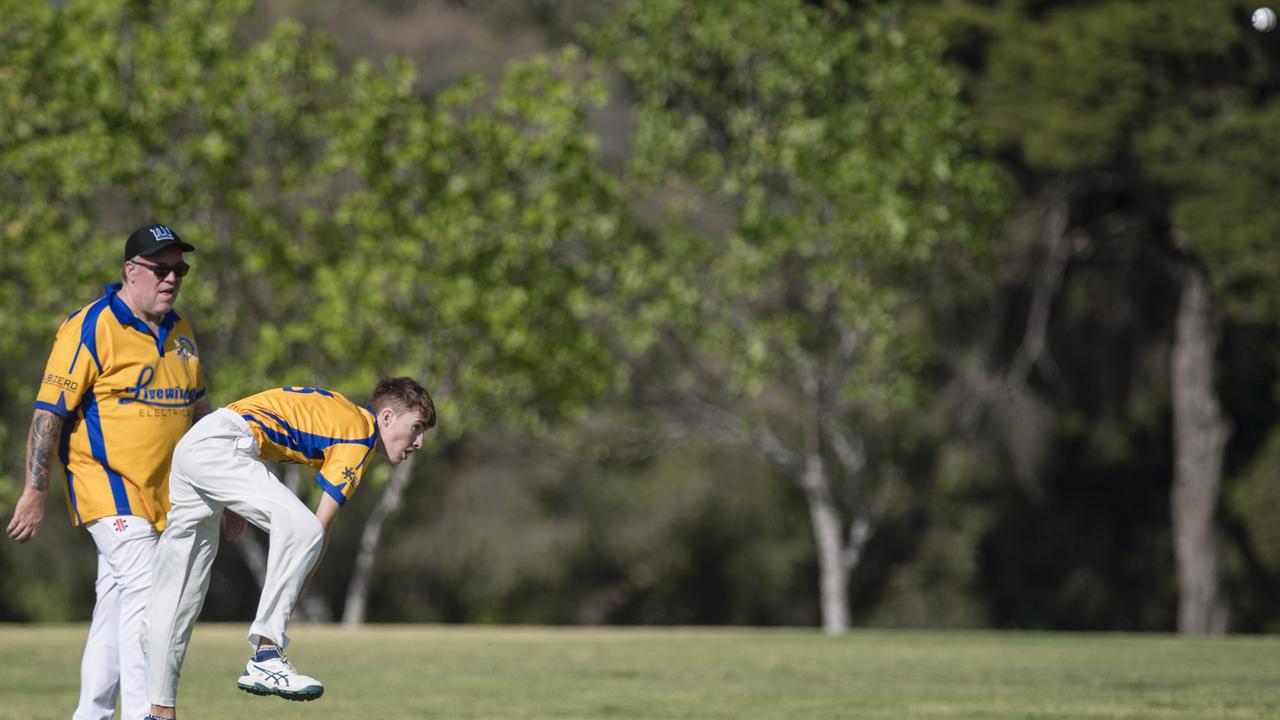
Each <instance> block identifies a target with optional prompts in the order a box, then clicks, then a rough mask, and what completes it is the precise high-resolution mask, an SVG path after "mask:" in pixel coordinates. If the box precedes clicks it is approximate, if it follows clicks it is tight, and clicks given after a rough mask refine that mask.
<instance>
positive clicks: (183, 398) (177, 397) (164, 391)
mask: <svg viewBox="0 0 1280 720" xmlns="http://www.w3.org/2000/svg"><path fill="white" fill-rule="evenodd" d="M155 375H156V369H155V368H153V367H151V366H150V365H148V366H147V367H144V368H142V370H141V371H139V372H138V383H137V384H136V385H132V386H130V387H127V388H125V392H129V393H132V394H133V395H132V397H122V398H120V404H121V405H128V404H130V403H135V402H137V403H142V404H143V405H151V406H153V407H188V406H190V405H194V404H195V402H196V394H197V392H196V390H195V388H185V387H179V386H173V387H151V381H152V380H153V379H154V378H155Z"/></svg>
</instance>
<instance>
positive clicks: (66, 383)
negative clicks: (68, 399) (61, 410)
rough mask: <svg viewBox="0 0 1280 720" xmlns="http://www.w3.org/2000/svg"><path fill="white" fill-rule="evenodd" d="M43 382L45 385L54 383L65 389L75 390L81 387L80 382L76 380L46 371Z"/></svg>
mask: <svg viewBox="0 0 1280 720" xmlns="http://www.w3.org/2000/svg"><path fill="white" fill-rule="evenodd" d="M42 382H44V384H45V385H52V386H54V387H58V388H62V389H63V390H75V389H76V388H78V387H80V383H78V382H76V381H75V380H72V379H71V378H64V377H62V376H61V375H54V374H53V373H45V375H44V380H43V381H42Z"/></svg>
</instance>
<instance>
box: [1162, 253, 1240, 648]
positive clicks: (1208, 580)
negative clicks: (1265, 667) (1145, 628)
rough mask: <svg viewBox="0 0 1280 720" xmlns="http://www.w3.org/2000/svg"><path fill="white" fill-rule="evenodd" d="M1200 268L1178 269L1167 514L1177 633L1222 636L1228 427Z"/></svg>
mask: <svg viewBox="0 0 1280 720" xmlns="http://www.w3.org/2000/svg"><path fill="white" fill-rule="evenodd" d="M1211 313H1212V308H1211V306H1210V301H1209V291H1208V287H1207V284H1206V281H1205V276H1204V272H1203V271H1202V270H1201V269H1200V268H1198V267H1188V268H1187V269H1186V270H1185V271H1184V272H1183V273H1182V297H1181V300H1180V302H1179V304H1178V316H1177V321H1176V323H1177V327H1176V331H1175V335H1174V343H1173V357H1172V364H1173V367H1172V376H1171V380H1172V383H1173V388H1172V395H1173V430H1174V438H1173V439H1174V477H1173V493H1172V519H1173V535H1174V555H1175V558H1176V562H1177V570H1178V590H1179V594H1178V632H1179V633H1182V634H1191V635H1204V634H1220V633H1223V632H1225V631H1226V628H1227V607H1226V601H1225V599H1224V597H1223V593H1222V588H1221V583H1220V578H1219V568H1218V532H1217V528H1216V527H1215V525H1214V513H1215V510H1216V508H1217V502H1218V490H1219V485H1220V483H1221V475H1222V458H1223V450H1224V447H1225V445H1226V441H1227V435H1228V432H1229V430H1228V427H1227V423H1226V421H1225V420H1224V418H1223V417H1222V411H1221V409H1220V408H1219V406H1218V400H1217V394H1216V389H1215V387H1214V352H1215V351H1216V348H1217V344H1218V329H1217V327H1216V325H1215V323H1214V322H1213V319H1212V317H1211Z"/></svg>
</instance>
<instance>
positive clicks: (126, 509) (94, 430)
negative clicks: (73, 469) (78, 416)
mask: <svg viewBox="0 0 1280 720" xmlns="http://www.w3.org/2000/svg"><path fill="white" fill-rule="evenodd" d="M84 423H85V427H86V428H87V429H88V434H89V449H90V450H91V451H92V453H93V459H95V460H97V461H98V463H99V464H101V465H102V471H103V472H105V473H106V474H107V482H108V484H109V485H110V486H111V497H112V499H113V500H115V504H116V514H117V515H132V514H133V510H132V509H131V508H130V506H129V494H128V493H127V492H125V489H124V478H122V477H120V473H118V472H116V471H115V470H113V469H112V468H111V463H110V462H108V461H107V444H106V441H105V440H104V439H103V437H102V418H101V417H99V416H98V399H97V397H95V396H94V394H93V393H92V392H90V393H88V394H87V395H85V399H84Z"/></svg>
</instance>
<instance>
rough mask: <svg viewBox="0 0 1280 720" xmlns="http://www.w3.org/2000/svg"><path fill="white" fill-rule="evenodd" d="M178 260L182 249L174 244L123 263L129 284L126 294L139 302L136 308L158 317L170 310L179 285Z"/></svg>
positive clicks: (180, 257) (176, 297)
mask: <svg viewBox="0 0 1280 720" xmlns="http://www.w3.org/2000/svg"><path fill="white" fill-rule="evenodd" d="M180 263H182V250H180V249H178V248H177V247H176V246H174V245H170V246H169V247H167V248H164V249H162V250H160V251H158V252H155V253H152V254H151V255H146V256H141V257H136V258H133V259H132V260H130V261H129V262H128V263H126V265H125V282H127V283H128V284H129V289H130V295H129V296H130V297H131V298H132V299H133V300H135V301H136V302H137V303H138V304H139V305H141V307H140V308H138V309H139V310H141V311H142V312H143V313H145V314H147V315H152V316H159V315H164V314H165V313H167V312H169V311H170V310H172V309H173V304H174V303H175V302H177V300H178V290H179V289H181V287H182V278H181V277H180V276H179V275H178V273H177V270H176V268H177V267H178V266H179V264H180ZM166 271H167V272H166ZM157 275H159V277H157Z"/></svg>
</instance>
